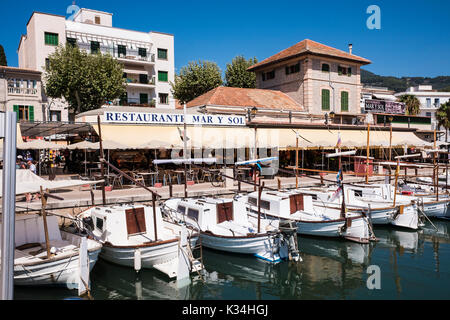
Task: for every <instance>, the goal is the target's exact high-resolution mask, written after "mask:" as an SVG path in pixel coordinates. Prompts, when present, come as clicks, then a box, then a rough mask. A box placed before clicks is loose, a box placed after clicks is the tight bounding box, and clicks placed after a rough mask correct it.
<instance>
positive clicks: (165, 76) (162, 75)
mask: <svg viewBox="0 0 450 320" xmlns="http://www.w3.org/2000/svg"><path fill="white" fill-rule="evenodd" d="M158 81H162V82H168V81H169V73H168V72H167V71H158Z"/></svg>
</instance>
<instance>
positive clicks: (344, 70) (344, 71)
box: [338, 66, 352, 77]
mask: <svg viewBox="0 0 450 320" xmlns="http://www.w3.org/2000/svg"><path fill="white" fill-rule="evenodd" d="M338 74H339V75H340V76H345V75H347V76H349V77H350V76H351V75H352V68H347V67H341V66H338Z"/></svg>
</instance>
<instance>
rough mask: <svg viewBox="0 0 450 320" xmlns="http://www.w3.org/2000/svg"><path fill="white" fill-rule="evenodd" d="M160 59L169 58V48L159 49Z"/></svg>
mask: <svg viewBox="0 0 450 320" xmlns="http://www.w3.org/2000/svg"><path fill="white" fill-rule="evenodd" d="M158 59H163V60H167V49H158Z"/></svg>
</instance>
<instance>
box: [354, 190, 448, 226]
mask: <svg viewBox="0 0 450 320" xmlns="http://www.w3.org/2000/svg"><path fill="white" fill-rule="evenodd" d="M360 187H361V188H362V190H363V191H362V192H363V197H362V200H363V201H367V200H370V199H375V200H376V201H377V202H379V201H381V202H382V203H393V201H394V192H395V190H394V188H393V187H392V186H391V185H390V184H374V185H361V186H360ZM408 202H409V203H412V206H413V207H415V212H416V214H413V213H412V212H411V211H410V210H409V206H405V203H408ZM396 203H397V204H400V205H403V213H402V214H400V215H399V218H400V219H401V220H400V221H399V223H400V224H399V225H400V226H405V225H406V226H407V227H409V228H411V229H418V225H419V221H418V220H419V210H420V211H422V212H423V213H424V214H425V215H426V216H427V217H436V218H450V211H449V208H450V206H449V204H450V198H449V197H448V196H446V195H442V196H440V200H436V197H435V196H432V195H418V194H417V195H407V194H404V193H403V194H397V195H396ZM400 208H401V207H400Z"/></svg>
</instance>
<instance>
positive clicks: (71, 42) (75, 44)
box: [67, 38, 77, 47]
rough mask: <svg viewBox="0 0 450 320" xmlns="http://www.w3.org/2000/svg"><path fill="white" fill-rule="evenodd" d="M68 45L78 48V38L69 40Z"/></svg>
mask: <svg viewBox="0 0 450 320" xmlns="http://www.w3.org/2000/svg"><path fill="white" fill-rule="evenodd" d="M67 44H68V45H70V46H72V47H76V46H77V39H76V38H67Z"/></svg>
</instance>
